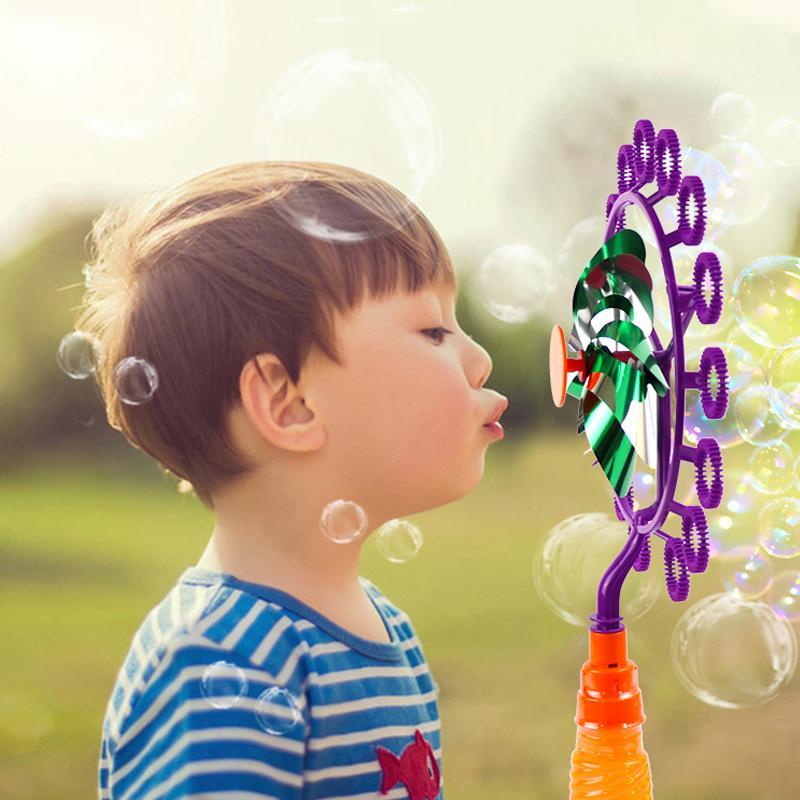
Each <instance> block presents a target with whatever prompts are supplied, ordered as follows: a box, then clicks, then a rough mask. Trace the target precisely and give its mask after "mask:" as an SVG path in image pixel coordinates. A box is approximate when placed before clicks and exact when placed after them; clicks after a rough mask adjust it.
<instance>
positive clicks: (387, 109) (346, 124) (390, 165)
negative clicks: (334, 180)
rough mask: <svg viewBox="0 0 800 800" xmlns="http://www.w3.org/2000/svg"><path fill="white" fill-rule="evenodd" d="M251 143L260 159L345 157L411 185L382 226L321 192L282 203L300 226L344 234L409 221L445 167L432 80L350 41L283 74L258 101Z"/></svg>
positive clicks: (337, 237)
mask: <svg viewBox="0 0 800 800" xmlns="http://www.w3.org/2000/svg"><path fill="white" fill-rule="evenodd" d="M252 146H253V149H254V150H255V151H256V155H257V158H258V159H266V160H290V161H312V162H313V161H321V162H333V163H337V164H344V165H346V166H348V167H353V168H355V169H358V170H361V171H363V172H366V173H368V174H370V175H375V176H378V177H380V178H383V179H384V180H386V181H388V182H389V183H390V184H392V185H393V186H395V187H397V188H398V189H399V190H400V191H401V192H403V193H404V195H405V197H406V198H407V199H406V200H403V201H402V202H400V203H399V204H398V205H397V207H396V208H394V209H392V211H391V212H387V213H389V216H390V217H391V219H387V221H386V222H387V224H386V227H385V228H384V229H382V230H375V229H374V227H372V225H373V223H372V222H371V223H370V226H367V224H366V223H365V222H362V221H359V220H354V219H351V218H345V217H343V216H342V215H341V214H339V213H338V208H339V206H340V204H338V205H337V204H336V203H325V204H324V205H320V204H319V203H318V202H317V198H318V195H317V194H316V193H308V192H303V191H295V192H292V193H290V194H289V195H287V196H286V197H284V198H282V199H281V201H280V203H278V204H277V205H276V208H277V210H278V211H279V212H281V213H283V215H284V216H285V217H286V219H287V220H288V221H289V222H290V223H292V224H293V225H294V226H295V227H297V228H298V229H299V230H302V231H304V232H305V233H307V234H308V235H310V236H315V237H317V238H320V239H327V240H331V241H341V242H349V241H358V240H363V239H366V238H369V237H374V236H379V235H383V234H385V233H388V232H391V231H392V230H393V229H394V228H397V227H399V226H400V225H402V224H404V223H405V222H406V221H407V220H408V218H409V216H410V215H411V214H413V213H415V209H414V207H413V206H412V203H416V201H417V200H418V198H419V196H420V194H421V192H422V191H423V189H424V188H425V187H426V186H427V185H428V184H429V183H430V181H431V180H432V179H433V178H434V177H435V175H436V174H437V173H438V170H439V166H440V162H441V151H442V146H441V128H440V123H439V118H438V115H437V112H436V108H435V106H434V104H433V101H432V100H431V98H430V97H429V95H428V93H427V91H426V90H425V88H424V87H423V86H422V85H421V84H419V83H418V82H417V81H416V80H415V79H414V78H413V77H412V76H411V75H409V74H407V73H406V72H404V71H402V70H400V69H398V67H396V66H394V65H392V64H389V63H387V62H385V61H381V60H373V59H371V58H359V57H358V56H356V55H354V54H353V53H351V52H350V51H349V50H347V49H334V50H326V51H324V52H321V53H315V54H313V55H311V56H308V57H307V58H304V59H302V60H301V61H298V62H297V63H295V64H293V65H292V66H291V67H289V69H288V70H286V72H284V73H283V74H282V75H281V76H280V77H279V78H278V79H277V81H276V82H275V83H274V84H273V86H272V87H271V88H270V90H269V92H268V93H267V94H266V96H265V97H264V98H263V100H262V102H261V105H260V107H259V109H258V112H257V115H256V119H255V124H254V129H253V143H252ZM301 188H302V186H301Z"/></svg>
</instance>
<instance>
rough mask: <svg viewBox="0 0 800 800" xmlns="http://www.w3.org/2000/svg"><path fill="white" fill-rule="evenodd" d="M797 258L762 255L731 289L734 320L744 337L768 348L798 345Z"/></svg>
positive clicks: (799, 297)
mask: <svg viewBox="0 0 800 800" xmlns="http://www.w3.org/2000/svg"><path fill="white" fill-rule="evenodd" d="M798 300H800V259H798V258H797V257H796V256H784V255H776V256H763V257H762V258H757V259H756V260H755V261H753V262H752V263H751V264H749V265H748V266H747V267H745V269H744V270H743V271H742V273H741V274H740V275H739V277H738V278H737V279H736V283H735V284H734V286H733V303H734V310H735V312H736V319H737V320H738V321H739V324H740V325H741V326H742V327H743V328H744V331H745V333H747V335H748V336H749V337H750V338H751V339H753V340H755V341H756V342H758V343H759V344H762V345H766V346H768V347H787V346H789V345H792V344H800V303H798Z"/></svg>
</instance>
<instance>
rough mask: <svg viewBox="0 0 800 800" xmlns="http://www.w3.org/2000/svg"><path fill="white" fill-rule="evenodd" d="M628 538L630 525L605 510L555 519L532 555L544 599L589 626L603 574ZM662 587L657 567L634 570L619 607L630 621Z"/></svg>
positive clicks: (649, 604) (571, 619)
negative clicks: (612, 516)
mask: <svg viewBox="0 0 800 800" xmlns="http://www.w3.org/2000/svg"><path fill="white" fill-rule="evenodd" d="M627 538H628V527H627V525H626V524H625V523H622V522H618V521H617V520H616V519H611V517H609V516H608V515H607V514H599V513H591V514H577V515H575V516H572V517H569V518H568V519H565V520H563V521H562V522H560V523H559V524H558V525H556V526H555V527H554V528H553V529H552V530H551V531H550V532H549V533H548V534H547V536H546V537H545V539H544V540H543V541H542V543H541V544H540V545H539V547H538V549H537V553H536V555H535V557H534V560H533V583H534V586H535V587H536V591H537V592H538V593H539V596H540V597H541V598H542V600H543V601H544V603H545V605H547V607H548V608H549V609H550V610H551V611H552V612H553V613H554V614H555V615H556V616H558V617H560V618H561V619H563V620H565V621H566V622H569V623H570V624H571V625H577V626H578V627H585V626H586V625H587V623H588V621H589V615H590V614H592V613H594V612H595V611H596V609H597V587H598V585H599V584H600V579H601V578H602V577H603V573H604V572H605V571H606V570H607V569H608V567H609V566H610V565H611V562H612V561H613V560H614V559H615V558H616V557H617V555H618V554H619V552H620V550H621V549H622V548H623V546H624V545H625V542H626V541H627ZM660 590H661V579H660V574H659V573H658V572H657V571H656V570H648V571H647V572H635V571H633V570H631V572H630V574H629V575H628V577H627V578H626V579H625V582H624V584H623V586H622V596H621V600H620V608H621V611H620V613H621V614H622V615H624V618H625V620H626V621H631V620H635V619H638V618H639V617H641V616H642V615H643V614H645V613H646V612H647V611H648V610H649V609H650V608H651V607H652V606H653V604H654V603H655V601H656V600H657V599H658V596H659V593H660Z"/></svg>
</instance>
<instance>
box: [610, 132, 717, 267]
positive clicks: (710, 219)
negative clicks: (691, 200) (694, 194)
mask: <svg viewBox="0 0 800 800" xmlns="http://www.w3.org/2000/svg"><path fill="white" fill-rule="evenodd" d="M680 149H681V172H682V174H683V175H697V176H698V177H699V178H700V180H702V181H703V189H704V190H705V198H706V229H705V232H704V234H703V243H702V244H701V245H697V246H696V248H692V247H689V248H688V249H696V250H697V251H698V252H701V251H702V250H708V249H713V244H712V243H713V242H715V241H716V240H718V239H719V238H720V237H721V236H722V235H723V234H724V233H725V231H726V230H727V229H728V227H729V223H728V222H726V221H725V219H724V217H725V213H724V209H723V203H724V202H727V195H726V194H725V193H724V192H725V191H727V187H728V186H729V185H730V180H731V176H730V174H729V172H728V170H727V168H726V167H725V165H724V164H722V163H721V162H720V161H719V160H718V159H716V158H715V157H714V156H713V155H711V154H710V153H707V152H705V151H703V150H699V149H697V148H695V147H684V146H683V145H681V148H680ZM655 210H656V215H657V216H658V219H659V222H660V223H661V227H662V228H663V229H664V230H665V231H666V232H667V233H668V232H669V231H671V230H675V229H676V228H677V227H678V196H677V194H675V195H669V196H668V197H664V198H662V199H661V200H659V201H658V204H657V205H656V207H655ZM625 225H626V227H628V228H633V230H635V231H636V232H637V233H638V234H639V235H640V236H641V237H642V239H644V240H645V242H647V243H648V244H650V245H653V247H655V246H656V244H657V243H656V237H655V234H654V233H653V229H652V227H651V225H650V221H649V220H648V219H647V217H646V216H645V215H644V213H643V212H642V211H640V209H639V207H638V206H637V205H629V206H626V207H625ZM679 247H680V248H684V247H687V245H680V246H678V247H676V248H675V250H673V258H674V252H675V251H677V250H678V249H679ZM595 249H596V248H595ZM720 261H722V259H720ZM659 269H660V267H659ZM659 269H654V270H652V272H658V271H659ZM723 270H724V264H723Z"/></svg>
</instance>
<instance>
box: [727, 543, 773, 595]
mask: <svg viewBox="0 0 800 800" xmlns="http://www.w3.org/2000/svg"><path fill="white" fill-rule="evenodd" d="M725 567H726V574H725V577H724V578H723V581H722V582H723V585H724V586H725V588H726V589H727V590H728V591H729V592H738V593H739V595H741V596H742V597H746V598H750V599H752V598H754V597H759V596H760V595H762V594H764V592H766V591H767V589H769V587H770V586H771V585H772V576H773V569H772V562H771V561H770V560H769V558H767V557H766V556H765V555H764V553H762V552H761V550H760V549H759V548H758V547H755V548H752V547H742V548H738V549H737V551H736V554H735V555H734V556H732V557H731V558H730V559H729V560H727V561H726V562H725Z"/></svg>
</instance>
